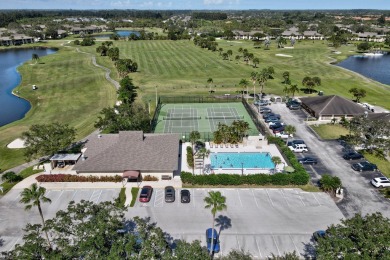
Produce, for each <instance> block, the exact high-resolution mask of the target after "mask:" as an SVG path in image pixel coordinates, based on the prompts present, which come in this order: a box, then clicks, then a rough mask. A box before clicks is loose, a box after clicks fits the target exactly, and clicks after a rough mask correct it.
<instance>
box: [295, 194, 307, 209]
mask: <svg viewBox="0 0 390 260" xmlns="http://www.w3.org/2000/svg"><path fill="white" fill-rule="evenodd" d="M296 193H297V194H298V197H299V199H300V200H301V202H302V205H303V206H306V205H305V202H303V200H302V197H301V195H300V194H299V192H298V191H296Z"/></svg>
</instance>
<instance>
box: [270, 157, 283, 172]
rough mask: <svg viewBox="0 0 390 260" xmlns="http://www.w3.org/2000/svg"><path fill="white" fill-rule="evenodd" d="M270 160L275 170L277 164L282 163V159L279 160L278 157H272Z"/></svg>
mask: <svg viewBox="0 0 390 260" xmlns="http://www.w3.org/2000/svg"><path fill="white" fill-rule="evenodd" d="M271 160H272V162H273V163H274V164H275V169H276V166H278V165H279V164H281V163H282V159H280V157H279V156H272V158H271Z"/></svg>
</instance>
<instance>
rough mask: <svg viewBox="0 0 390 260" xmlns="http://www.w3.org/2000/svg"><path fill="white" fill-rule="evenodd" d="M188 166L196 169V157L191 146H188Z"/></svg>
mask: <svg viewBox="0 0 390 260" xmlns="http://www.w3.org/2000/svg"><path fill="white" fill-rule="evenodd" d="M187 164H188V166H189V167H190V168H194V156H193V151H192V147H191V146H187Z"/></svg>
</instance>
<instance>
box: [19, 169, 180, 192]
mask: <svg viewBox="0 0 390 260" xmlns="http://www.w3.org/2000/svg"><path fill="white" fill-rule="evenodd" d="M42 174H43V173H37V174H34V175H31V176H29V177H28V178H26V179H24V180H22V181H21V182H19V183H18V184H16V185H15V186H14V187H13V188H12V189H24V188H29V187H30V186H31V184H33V183H38V182H37V181H36V179H35V178H36V177H38V176H39V175H42ZM39 185H40V186H41V187H45V188H46V189H48V190H74V189H121V188H132V187H140V188H141V187H143V186H145V185H149V186H152V187H153V188H164V187H166V186H173V187H175V188H181V187H182V181H181V179H180V178H176V179H173V180H169V181H144V182H127V183H125V185H123V183H122V182H117V183H116V182H41V183H39ZM126 190H127V189H126ZM129 190H131V189H129ZM126 195H127V194H126Z"/></svg>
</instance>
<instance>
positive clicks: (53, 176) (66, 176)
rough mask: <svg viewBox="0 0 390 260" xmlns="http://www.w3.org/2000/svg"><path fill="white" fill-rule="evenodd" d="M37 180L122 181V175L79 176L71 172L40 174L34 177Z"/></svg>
mask: <svg viewBox="0 0 390 260" xmlns="http://www.w3.org/2000/svg"><path fill="white" fill-rule="evenodd" d="M35 179H36V180H37V181H38V182H122V177H121V176H119V175H116V176H100V177H99V176H92V175H90V176H79V175H73V174H50V175H46V174H43V175H40V176H38V177H36V178H35Z"/></svg>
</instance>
